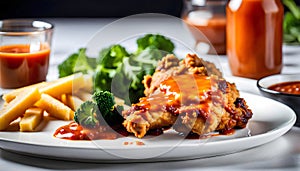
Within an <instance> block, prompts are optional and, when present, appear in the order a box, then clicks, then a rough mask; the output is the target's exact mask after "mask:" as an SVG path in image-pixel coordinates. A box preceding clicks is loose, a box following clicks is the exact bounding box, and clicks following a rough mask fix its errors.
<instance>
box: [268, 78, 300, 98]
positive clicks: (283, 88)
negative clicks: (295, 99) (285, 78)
mask: <svg viewBox="0 0 300 171" xmlns="http://www.w3.org/2000/svg"><path fill="white" fill-rule="evenodd" d="M268 88H269V89H271V90H275V91H279V92H282V93H287V94H296V95H300V81H290V82H282V83H278V84H274V85H272V86H270V87H268Z"/></svg>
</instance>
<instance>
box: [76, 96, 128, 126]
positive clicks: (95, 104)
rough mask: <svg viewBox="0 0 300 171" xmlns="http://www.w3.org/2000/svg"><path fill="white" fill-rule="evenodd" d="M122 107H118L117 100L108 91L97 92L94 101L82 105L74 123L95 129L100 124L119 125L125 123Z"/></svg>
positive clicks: (77, 111)
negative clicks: (121, 113)
mask: <svg viewBox="0 0 300 171" xmlns="http://www.w3.org/2000/svg"><path fill="white" fill-rule="evenodd" d="M122 111H123V107H122V106H116V104H115V98H114V96H113V94H112V93H110V92H108V91H96V92H95V93H94V94H93V100H92V101H86V102H84V103H82V104H81V105H80V107H79V108H78V109H77V110H76V112H75V115H74V121H75V122H77V123H78V124H80V125H82V126H83V127H87V128H94V127H96V126H97V125H99V124H104V122H103V121H105V122H106V123H107V124H108V125H111V126H113V125H117V124H119V125H120V124H121V123H122V122H123V120H124V119H123V117H122V116H121V115H120V113H119V112H122Z"/></svg>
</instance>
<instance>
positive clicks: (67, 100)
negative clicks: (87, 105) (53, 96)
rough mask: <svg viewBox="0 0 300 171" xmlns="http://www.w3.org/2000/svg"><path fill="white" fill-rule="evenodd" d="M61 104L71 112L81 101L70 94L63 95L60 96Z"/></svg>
mask: <svg viewBox="0 0 300 171" xmlns="http://www.w3.org/2000/svg"><path fill="white" fill-rule="evenodd" d="M61 102H63V103H64V104H65V105H67V106H68V107H70V108H71V109H72V110H73V111H76V109H78V108H79V106H80V105H81V104H82V103H83V101H82V100H81V99H80V98H79V97H77V96H73V95H70V94H63V95H62V96H61Z"/></svg>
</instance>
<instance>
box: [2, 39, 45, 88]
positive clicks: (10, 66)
mask: <svg viewBox="0 0 300 171" xmlns="http://www.w3.org/2000/svg"><path fill="white" fill-rule="evenodd" d="M49 56H50V48H49V46H48V45H46V44H42V45H41V46H40V48H39V51H35V52H30V45H29V44H13V45H5V46H0V87H2V88H18V87H23V86H26V85H30V84H34V83H38V82H41V81H45V80H46V76H47V73H48V67H49Z"/></svg>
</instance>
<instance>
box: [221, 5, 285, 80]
mask: <svg viewBox="0 0 300 171" xmlns="http://www.w3.org/2000/svg"><path fill="white" fill-rule="evenodd" d="M283 15H284V9H283V5H282V4H281V2H280V0H231V1H229V2H228V4H227V7H226V16H227V27H226V29H227V34H226V35H227V55H228V60H229V64H230V68H231V71H232V74H233V75H235V76H241V77H247V78H253V79H259V78H262V77H264V76H268V75H272V74H278V73H280V72H281V69H282V34H283V33H282V22H283Z"/></svg>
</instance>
